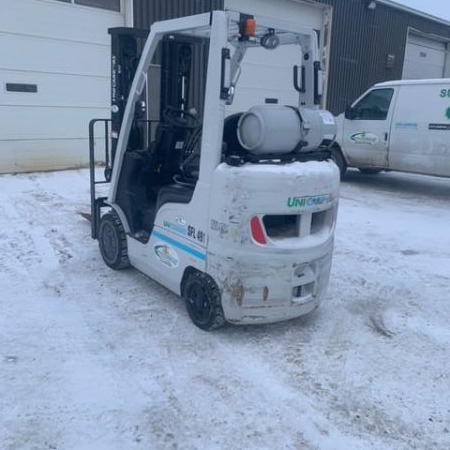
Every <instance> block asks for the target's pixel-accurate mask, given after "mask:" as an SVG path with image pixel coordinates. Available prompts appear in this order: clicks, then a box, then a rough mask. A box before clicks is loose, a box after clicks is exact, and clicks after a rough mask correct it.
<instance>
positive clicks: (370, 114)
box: [352, 89, 394, 120]
mask: <svg viewBox="0 0 450 450" xmlns="http://www.w3.org/2000/svg"><path fill="white" fill-rule="evenodd" d="M393 94H394V90H393V89H374V90H373V91H370V92H369V93H368V94H367V95H366V96H365V97H363V98H362V99H361V100H360V101H359V102H358V103H357V104H356V105H355V106H353V108H352V110H353V111H352V113H353V114H352V115H353V118H354V120H385V119H386V117H387V115H388V112H389V106H390V104H391V100H392V95H393Z"/></svg>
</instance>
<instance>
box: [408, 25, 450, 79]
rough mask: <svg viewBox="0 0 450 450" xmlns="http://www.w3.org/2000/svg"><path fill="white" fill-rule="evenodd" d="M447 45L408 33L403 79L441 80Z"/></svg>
mask: <svg viewBox="0 0 450 450" xmlns="http://www.w3.org/2000/svg"><path fill="white" fill-rule="evenodd" d="M446 50H447V44H446V43H444V42H441V41H438V40H435V39H430V38H427V37H424V36H420V35H417V34H412V33H410V34H409V36H408V42H407V44H406V51H405V62H404V65H403V78H404V79H420V78H442V77H443V76H444V69H445V62H446V55H447V53H446Z"/></svg>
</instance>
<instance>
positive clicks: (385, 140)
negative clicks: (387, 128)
mask: <svg viewBox="0 0 450 450" xmlns="http://www.w3.org/2000/svg"><path fill="white" fill-rule="evenodd" d="M388 137H389V135H388V133H387V132H386V133H384V142H387V141H388Z"/></svg>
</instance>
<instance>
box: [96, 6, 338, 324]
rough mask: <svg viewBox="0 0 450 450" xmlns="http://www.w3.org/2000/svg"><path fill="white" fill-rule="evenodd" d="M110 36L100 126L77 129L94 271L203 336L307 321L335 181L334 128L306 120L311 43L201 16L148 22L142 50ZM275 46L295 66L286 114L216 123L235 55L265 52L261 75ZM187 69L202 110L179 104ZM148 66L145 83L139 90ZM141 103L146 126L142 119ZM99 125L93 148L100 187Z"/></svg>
mask: <svg viewBox="0 0 450 450" xmlns="http://www.w3.org/2000/svg"><path fill="white" fill-rule="evenodd" d="M114 33H115V36H116V37H117V36H119V37H121V38H124V36H125V38H124V39H122V41H120V42H121V43H122V47H121V48H122V50H123V51H122V53H121V54H122V57H121V58H119V57H118V56H117V55H114V48H115V46H114V45H113V58H112V63H113V64H112V67H113V77H112V104H113V106H112V119H110V120H100V119H96V120H93V121H92V122H91V124H90V147H91V149H90V150H91V155H90V156H91V207H92V211H91V213H92V214H91V215H92V237H93V238H94V239H98V241H99V246H100V252H101V255H102V257H103V259H104V261H105V263H106V264H107V265H108V266H109V267H111V268H113V269H123V268H126V267H128V266H130V265H131V266H133V267H135V268H137V269H138V270H140V271H141V272H143V273H144V274H146V275H148V276H149V277H151V278H152V279H154V280H156V281H158V282H159V283H161V284H162V285H163V286H165V287H167V288H168V289H170V290H171V291H173V292H175V293H176V294H178V295H181V296H182V297H183V299H184V301H185V302H186V307H187V311H188V313H189V316H190V318H191V319H192V321H193V322H194V324H195V325H197V326H198V327H200V328H201V329H204V330H212V329H215V328H218V327H221V326H222V325H224V324H225V323H226V322H229V323H232V324H260V323H269V322H275V321H281V320H286V319H291V318H295V317H299V316H301V315H303V314H306V313H308V312H310V311H312V310H313V309H315V308H316V307H317V306H318V305H319V303H320V300H321V298H322V297H323V295H324V293H325V289H326V287H327V284H328V279H329V275H330V266H331V259H332V252H333V239H334V230H335V222H336V214H337V205H338V195H339V170H338V168H337V166H336V165H335V164H334V163H333V162H332V160H331V159H330V144H331V143H332V142H333V140H334V138H335V134H336V125H335V121H334V118H333V116H332V115H331V114H330V113H329V112H327V111H324V110H321V109H319V104H320V100H321V99H320V94H321V83H322V80H321V71H320V65H319V62H318V45H317V36H316V33H315V32H314V30H312V29H302V28H301V27H298V26H297V25H296V24H295V23H289V22H284V21H279V20H276V19H269V18H265V17H258V16H249V15H243V14H239V13H236V12H230V11H213V12H211V13H206V14H200V15H196V16H191V17H184V18H180V19H173V20H167V21H163V22H156V23H154V24H153V25H152V27H151V29H150V32H149V33H148V37H146V35H147V33H145V32H142V31H139V30H133V31H127V29H118V30H117V29H116V30H115V31H113V32H112V34H114ZM144 36H145V37H146V41H145V45H144V46H143V47H142V46H141V47H139V44H136V42H137V39H138V38H142V37H144ZM113 42H114V41H113ZM285 45H291V46H292V45H296V46H298V48H299V55H300V56H299V61H298V65H297V64H296V65H294V66H292V65H291V66H290V67H288V70H290V73H291V83H292V85H293V86H295V89H296V91H298V95H296V98H295V99H293V103H294V104H293V105H289V106H287V105H280V104H274V102H273V101H270V102H267V104H258V105H254V106H252V107H251V108H249V109H248V110H246V111H242V112H239V113H235V114H232V115H230V116H228V117H226V105H229V104H231V103H232V102H233V97H234V95H235V93H236V92H239V90H238V82H239V75H240V73H241V64H242V63H243V61H245V57H246V54H250V53H251V52H252V51H254V50H255V49H257V50H258V51H261V49H265V51H264V55H265V57H266V58H267V61H269V63H270V61H271V57H272V55H273V54H274V52H277V51H278V50H279V49H280V48H282V47H283V46H285ZM198 47H200V50H198ZM139 48H142V51H141V52H140V53H141V54H140V55H139ZM202 54H205V55H206V56H207V62H205V61H200V60H201V58H199V55H202ZM124 55H125V56H124ZM138 56H140V57H139V58H138ZM198 61H200V65H201V70H202V71H203V74H204V75H205V76H206V83H205V88H204V91H203V92H201V94H203V95H199V94H198V92H197V94H196V95H197V98H202V96H203V99H204V103H203V105H193V104H192V98H193V97H194V96H195V95H193V94H192V92H193V90H195V89H196V88H197V90H198V85H199V82H198V81H197V82H196V83H195V82H194V81H193V77H192V71H193V69H192V67H193V65H195V63H196V62H198ZM155 64H159V66H160V71H159V72H158V73H159V76H155V77H152V76H151V74H152V68H154V67H156V66H155ZM197 73H199V71H197ZM133 74H134V77H133V76H131V75H133ZM127 79H129V80H130V83H129V86H128V87H127V86H126V83H125V81H124V80H127ZM131 80H132V82H131ZM124 86H125V87H124ZM194 94H195V93H194ZM152 96H153V100H152ZM155 98H156V103H159V106H160V113H159V117H158V118H157V120H156V119H148V116H147V118H144V115H145V110H146V109H150V107H151V105H150V104H149V102H150V103H151V102H152V101H153V104H155ZM143 99H145V104H144V101H143ZM149 99H150V100H149ZM118 118H119V119H120V120H118ZM99 122H104V125H105V128H103V126H102V130H103V129H104V130H105V131H104V133H105V136H106V168H105V180H101V181H98V180H96V172H97V173H98V169H96V167H95V159H96V157H95V147H98V141H99V139H97V138H96V137H95V136H94V129H95V127H96V125H98V123H99ZM110 127H112V128H110ZM109 138H111V140H112V148H111V147H110V145H111V144H110V139H109ZM110 148H111V150H112V151H111V155H110V154H109V153H110ZM101 183H109V184H110V187H109V194H108V196H107V197H101V196H97V192H96V188H97V190H98V184H101Z"/></svg>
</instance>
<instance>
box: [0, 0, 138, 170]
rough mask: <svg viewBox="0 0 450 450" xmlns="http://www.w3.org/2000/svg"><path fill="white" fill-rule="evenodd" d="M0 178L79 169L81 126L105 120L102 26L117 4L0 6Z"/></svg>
mask: <svg viewBox="0 0 450 450" xmlns="http://www.w3.org/2000/svg"><path fill="white" fill-rule="evenodd" d="M1 6H2V13H1V14H0V124H1V125H0V173H1V172H3V173H4V172H22V171H32V170H52V169H58V168H64V167H76V166H80V165H85V164H86V162H87V155H88V150H87V148H88V132H87V130H88V123H89V120H90V119H91V118H92V117H97V116H103V117H105V116H106V117H107V116H108V115H109V103H110V93H109V92H110V87H109V86H110V43H109V41H110V39H109V36H108V28H109V27H113V26H124V25H125V24H126V23H127V21H128V24H129V25H131V23H132V19H131V16H130V12H131V2H130V3H129V6H130V8H126V2H123V1H121V0H20V1H17V0H2V1H1Z"/></svg>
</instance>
